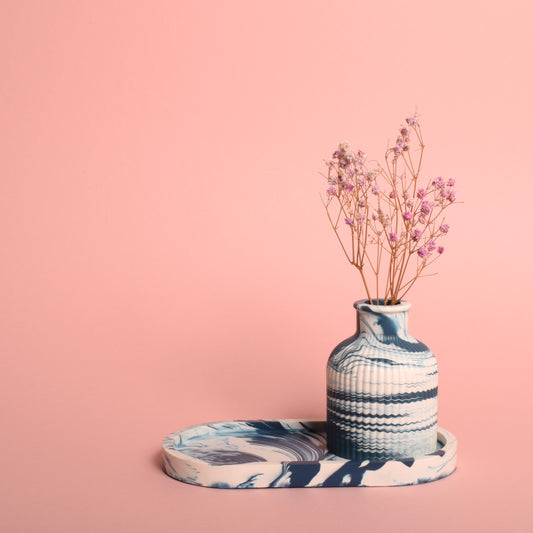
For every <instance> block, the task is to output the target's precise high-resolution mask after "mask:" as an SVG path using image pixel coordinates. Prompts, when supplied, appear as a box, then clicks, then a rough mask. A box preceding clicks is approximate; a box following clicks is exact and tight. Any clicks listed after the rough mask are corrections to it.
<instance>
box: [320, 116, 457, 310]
mask: <svg viewBox="0 0 533 533" xmlns="http://www.w3.org/2000/svg"><path fill="white" fill-rule="evenodd" d="M405 122H406V124H405V125H402V126H401V127H400V130H399V135H398V137H397V139H396V144H395V145H394V146H393V147H391V148H388V149H387V150H386V152H385V164H384V166H381V165H380V164H379V163H376V164H374V165H371V164H370V162H367V160H366V157H365V153H364V152H362V151H361V150H358V151H357V152H355V151H353V150H352V149H351V147H350V144H349V143H348V142H343V143H341V144H340V145H339V147H338V149H337V150H335V152H334V153H333V155H332V157H331V159H329V160H327V161H326V165H327V168H328V171H327V174H325V175H324V177H325V178H326V179H327V182H328V188H327V191H326V199H325V200H323V203H324V206H325V208H326V212H327V215H328V219H329V221H330V223H331V227H332V228H333V230H334V232H335V234H336V236H337V239H338V240H339V243H340V245H341V246H342V249H343V251H344V254H345V255H346V257H347V259H348V261H349V262H350V264H352V265H353V266H354V267H355V268H357V270H358V271H359V272H360V274H361V277H362V280H363V285H364V287H365V291H366V294H367V297H368V300H369V302H372V303H375V304H385V305H394V304H396V303H398V302H399V301H400V300H401V299H402V298H403V297H404V296H405V294H406V293H407V292H408V291H409V289H410V288H411V287H412V286H413V284H414V283H415V281H416V280H417V279H418V278H420V277H423V276H424V275H427V274H423V272H424V271H425V270H426V268H427V267H429V266H430V265H431V264H432V263H433V262H434V261H435V260H436V259H437V258H438V257H439V256H440V255H441V254H442V253H443V252H444V247H443V246H442V245H441V244H440V243H441V240H442V239H443V238H444V237H445V236H446V235H447V233H448V231H449V229H450V227H449V225H448V224H447V223H446V221H445V218H444V215H443V213H444V211H445V210H446V209H447V208H448V207H449V206H450V205H452V204H453V203H455V202H456V191H455V189H454V186H455V180H454V179H453V178H450V179H444V178H442V177H438V178H430V179H427V178H426V179H423V178H422V177H421V168H422V157H423V155H424V148H425V146H424V141H423V139H422V130H421V128H420V123H419V120H418V117H417V116H415V117H409V118H407V119H406V121H405ZM413 141H414V143H413ZM430 275H431V274H430ZM371 277H373V278H374V279H375V289H373V290H372V292H371V287H370V286H369V279H370V278H371ZM374 291H375V292H374ZM372 293H373V294H374V295H375V296H374V297H373V296H372Z"/></svg>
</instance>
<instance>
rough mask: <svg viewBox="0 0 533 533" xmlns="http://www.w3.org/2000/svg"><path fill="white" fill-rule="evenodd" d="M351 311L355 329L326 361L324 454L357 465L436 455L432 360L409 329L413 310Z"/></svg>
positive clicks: (361, 306)
mask: <svg viewBox="0 0 533 533" xmlns="http://www.w3.org/2000/svg"><path fill="white" fill-rule="evenodd" d="M354 307H355V308H356V310H357V318H358V327H357V331H356V333H355V335H353V336H352V337H350V338H348V339H346V340H345V341H343V342H341V343H340V344H339V345H338V346H337V347H336V348H335V349H334V350H333V352H332V354H331V356H330V358H329V360H328V366H327V405H328V409H327V446H328V450H329V451H330V452H331V453H333V454H335V455H337V456H339V457H343V458H346V459H351V460H358V461H362V460H366V459H368V460H380V461H387V460H396V459H401V458H404V457H419V456H423V455H425V454H429V453H432V452H434V451H435V449H436V447H437V387H438V368H437V361H436V359H435V356H434V355H433V353H432V352H431V351H430V350H429V348H428V347H427V346H426V345H425V344H423V343H421V342H420V341H417V340H416V339H414V338H413V337H411V336H410V335H409V333H408V331H407V314H408V311H409V309H410V307H411V304H410V303H408V302H404V301H402V302H400V303H399V304H397V305H370V304H369V303H368V301H363V300H361V301H358V302H356V303H355V304H354Z"/></svg>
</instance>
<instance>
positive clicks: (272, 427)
mask: <svg viewBox="0 0 533 533" xmlns="http://www.w3.org/2000/svg"><path fill="white" fill-rule="evenodd" d="M456 449H457V442H456V439H455V437H454V436H453V435H452V434H451V433H449V432H447V431H445V430H444V429H439V430H438V443H436V444H435V447H434V449H433V450H432V452H431V453H429V454H427V455H424V456H420V457H415V458H403V459H401V460H393V461H378V460H363V461H349V460H347V459H343V458H340V457H337V456H335V455H333V454H332V453H331V452H329V451H328V449H327V446H326V422H325V421H316V420H315V421H313V420H255V421H253V420H251V421H229V422H215V423H212V424H204V425H198V426H192V427H189V428H185V429H182V430H181V431H177V432H175V433H172V434H170V435H168V437H167V438H166V439H165V440H164V442H163V461H164V469H165V472H166V473H167V474H168V475H169V476H171V477H173V478H175V479H178V480H180V481H184V482H186V483H192V484H194V485H202V486H206V487H216V488H240V489H242V488H266V487H273V488H281V487H356V486H361V487H372V486H393V485H414V484H417V483H426V482H428V481H434V480H437V479H440V478H443V477H445V476H448V475H449V474H451V473H452V472H453V471H454V470H455V467H456Z"/></svg>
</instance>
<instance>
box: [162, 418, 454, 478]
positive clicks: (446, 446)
mask: <svg viewBox="0 0 533 533" xmlns="http://www.w3.org/2000/svg"><path fill="white" fill-rule="evenodd" d="M253 422H266V423H268V422H278V423H280V422H283V423H287V424H289V425H290V424H295V425H296V424H300V425H311V424H326V421H325V420H320V419H300V418H282V419H253V420H252V419H249V420H224V421H220V420H219V421H216V422H206V423H202V424H194V425H191V426H187V427H184V428H182V429H179V430H177V431H174V432H172V433H169V434H168V435H167V436H166V437H165V438H164V439H163V442H162V448H163V454H164V455H166V454H168V455H172V456H173V457H174V458H175V459H178V460H183V461H186V462H187V463H188V464H190V465H196V466H197V467H203V468H205V467H208V468H209V469H214V470H224V469H231V470H234V469H243V470H246V469H249V468H250V464H253V463H232V464H222V465H211V464H208V463H206V462H205V461H203V460H202V459H199V458H196V457H191V456H189V455H186V454H184V453H181V452H179V450H176V449H175V448H171V447H169V446H168V443H169V442H170V441H171V440H172V442H175V441H174V437H175V436H178V435H180V434H183V433H186V432H189V431H193V430H195V429H198V428H202V427H207V426H215V427H216V426H221V427H223V426H224V425H230V424H239V423H240V424H245V423H253ZM210 429H213V431H212V432H211V433H212V434H213V435H216V434H217V433H218V432H217V430H216V429H215V428H213V427H211V428H210ZM287 431H288V432H290V433H302V432H303V431H302V430H300V429H298V428H297V427H294V428H289V429H287ZM209 433H210V432H209V431H208V432H207V434H206V435H205V437H208V436H209ZM231 433H234V434H236V435H238V434H239V433H246V430H243V431H235V432H231V431H228V434H231ZM198 437H200V438H201V437H204V435H198ZM437 441H438V442H439V443H440V444H442V445H441V446H440V447H438V448H436V449H435V451H433V452H431V453H429V454H425V455H420V456H417V457H403V458H399V459H391V460H388V461H379V460H378V461H376V460H368V459H364V460H362V461H359V460H352V459H345V458H343V457H337V456H335V458H331V457H330V458H329V459H321V460H316V461H314V460H311V461H289V460H287V461H265V462H261V463H260V464H261V469H266V468H269V469H270V468H278V467H279V465H280V464H285V463H299V464H306V463H307V464H309V463H312V464H327V465H329V464H332V463H333V464H338V465H340V464H344V463H353V464H354V465H358V466H360V467H364V466H366V465H368V464H369V463H371V462H372V463H375V462H377V463H383V464H385V463H403V462H404V461H417V462H419V463H421V462H424V461H426V462H427V461H430V460H431V458H434V457H435V454H436V452H438V451H440V450H444V451H445V452H447V451H451V449H452V447H453V446H454V445H456V442H457V439H456V437H455V436H454V435H452V433H450V432H449V431H448V430H446V429H444V428H441V427H438V428H437ZM184 442H186V441H184ZM329 453H331V452H329ZM187 483H188V481H187ZM199 485H201V484H199Z"/></svg>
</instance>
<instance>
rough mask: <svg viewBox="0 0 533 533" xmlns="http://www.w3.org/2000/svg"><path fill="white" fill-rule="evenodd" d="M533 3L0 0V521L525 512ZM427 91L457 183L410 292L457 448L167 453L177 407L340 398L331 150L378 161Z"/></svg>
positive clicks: (313, 521)
mask: <svg viewBox="0 0 533 533" xmlns="http://www.w3.org/2000/svg"><path fill="white" fill-rule="evenodd" d="M532 21H533V10H532V7H531V3H530V2H527V1H526V0H524V1H516V0H510V1H508V2H505V4H503V5H502V4H501V3H500V2H495V1H490V0H489V1H488V2H487V1H484V2H481V1H472V2H464V1H461V2H459V1H449V2H446V3H444V2H443V3H440V2H439V3H437V2H426V1H420V0H413V1H409V2H406V1H402V0H397V1H385V2H384V1H380V2H370V1H367V2H362V1H351V2H350V1H336V0H330V1H327V2H326V1H320V2H319V1H309V0H308V1H305V2H304V1H290V2H286V1H284V2H281V1H272V0H270V1H268V2H266V1H264V2H263V1H249V2H246V1H240V2H238V1H223V2H216V1H211V2H206V1H200V2H184V1H182V2H170V1H169V2H162V1H157V2H148V1H134V2H130V1H128V2H126V1H123V2H118V1H97V2H88V1H81V2H68V1H62V2H61V1H48V2H40V1H5V0H4V1H2V2H1V5H0V50H1V53H0V69H1V70H0V72H1V78H0V94H1V98H0V128H1V131H2V141H1V143H0V181H1V190H0V217H1V228H2V230H1V235H2V237H1V241H0V242H1V248H2V260H1V262H0V274H1V285H2V286H1V295H2V296H1V299H0V313H1V338H0V349H1V362H0V364H1V374H0V376H1V380H2V386H1V388H0V409H1V411H2V426H1V427H2V437H1V439H0V452H1V453H0V461H1V462H2V467H1V475H0V488H1V500H2V507H3V510H2V515H3V518H2V520H1V521H2V522H3V527H2V529H3V530H5V531H9V532H33V531H38V532H56V533H57V532H63V531H65V532H67V531H68V532H72V531H77V532H86V531H87V532H93V531H106V532H107V531H114V532H116V531H125V532H126V531H127V532H129V533H133V532H147V531H224V532H226V531H227V532H229V531H232V532H249V531H263V530H264V531H273V530H278V531H293V530H295V529H301V530H307V531H325V530H326V529H328V530H329V529H331V530H332V531H335V530H337V531H353V530H355V529H359V528H361V527H365V531H376V532H381V531H389V530H391V529H393V528H394V530H395V531H399V532H402V531H411V532H422V531H424V532H425V531H429V530H431V531H439V532H440V531H448V530H451V529H453V530H454V531H463V530H464V531H498V532H500V531H506V532H507V531H513V532H514V531H516V532H523V531H526V530H528V528H529V527H531V526H530V524H531V519H530V518H529V517H528V514H527V511H528V507H527V506H529V503H528V502H529V495H528V494H529V493H530V488H531V476H532V475H533V469H532V467H531V461H530V460H529V458H528V456H529V453H530V452H529V442H530V441H531V437H532V436H533V431H532V425H531V422H530V420H531V407H532V401H531V386H530V382H531V371H532V366H533V365H532V363H531V343H530V342H529V341H528V340H527V337H528V335H529V330H530V327H531V326H530V319H531V318H530V317H531V315H530V312H529V311H530V305H531V304H530V302H531V298H532V296H533V290H532V281H531V262H530V259H531V256H532V252H531V235H530V233H531V216H530V214H531V197H532V195H533V186H532V183H533V180H532V175H531V169H530V159H531V158H530V154H531V142H532V136H531V123H532V121H531V119H532V118H533V112H532V103H531V94H532V93H533V83H532V78H531V70H532V69H531V67H532V65H531V63H532V61H531V58H532V53H533V49H532V48H533V47H532V40H531V33H532V32H533V22H532ZM415 108H416V109H417V110H418V111H419V112H420V113H421V114H422V120H423V126H424V132H425V139H426V141H427V145H428V151H427V160H426V167H425V168H426V171H427V175H435V176H436V175H443V176H446V177H454V178H455V179H456V180H457V182H458V189H459V191H460V198H461V200H463V201H464V204H462V205H459V206H457V207H456V208H455V210H454V211H453V212H451V213H450V223H451V224H452V231H451V232H450V235H449V237H448V242H447V251H446V254H445V255H444V256H443V257H442V258H441V260H440V263H439V264H438V268H437V270H438V272H439V276H438V277H433V278H428V279H426V280H421V281H420V282H419V284H418V286H417V287H416V288H415V290H413V291H412V293H411V294H410V297H409V299H410V300H411V301H412V302H413V309H412V311H411V313H410V329H411V332H412V334H413V335H415V336H416V337H418V338H420V339H421V340H423V341H424V342H426V344H428V345H429V346H431V347H432V349H433V350H434V351H435V353H436V354H437V357H438V360H439V364H440V373H441V377H440V403H439V423H440V425H441V426H443V427H445V428H447V429H449V430H450V431H452V432H453V433H454V434H455V435H456V436H457V437H458V439H459V468H458V470H457V472H456V473H455V474H454V475H453V476H451V477H449V478H447V479H445V480H442V481H439V482H437V483H433V484H429V485H422V486H416V487H405V488H397V489H313V490H311V489H307V490H306V489H302V490H288V489H280V490H256V491H220V490H219V491H217V490H214V489H205V488H199V487H193V486H190V485H185V484H182V483H179V482H177V481H174V480H172V479H170V478H169V477H167V476H165V475H164V474H163V473H162V471H161V469H160V466H159V463H160V456H159V447H160V442H161V440H162V439H163V437H164V436H165V435H166V434H168V433H170V432H172V431H175V430H177V429H179V428H181V427H184V426H187V425H191V424H196V423H202V422H207V421H214V420H225V419H236V418H238V419H246V418H283V417H284V418H323V417H325V364H326V360H327V357H328V355H329V352H330V351H331V349H332V348H333V346H334V345H335V344H336V343H337V342H338V341H340V340H341V339H343V338H345V337H346V336H348V335H350V334H351V333H352V332H353V330H354V325H355V311H354V310H353V309H352V307H351V306H352V303H353V301H355V300H356V299H359V298H361V297H362V288H361V285H360V282H359V280H358V278H357V276H356V274H357V273H356V272H355V271H352V270H351V268H350V267H349V265H348V264H347V263H346V264H345V260H344V258H343V256H342V252H341V250H340V248H338V245H337V243H336V241H335V238H334V235H333V234H332V232H331V230H330V229H329V227H328V223H327V220H326V218H325V214H324V212H323V208H322V205H321V203H320V197H319V193H321V192H322V190H323V181H322V178H321V177H320V175H319V171H321V170H322V164H323V163H322V161H323V159H324V158H326V157H327V156H328V155H329V153H330V152H331V150H332V149H333V148H334V147H335V145H336V143H338V142H339V141H341V140H344V139H349V140H351V141H352V143H353V144H354V145H356V146H358V147H361V148H364V149H365V150H366V151H367V153H369V154H370V155H372V156H373V157H376V158H377V157H381V154H382V152H383V150H384V148H385V146H386V143H387V141H389V140H392V139H394V138H395V135H396V129H397V127H398V125H399V124H400V122H401V121H402V120H403V118H404V117H405V116H407V115H409V114H412V113H413V111H414V110H415ZM257 519H259V522H257Z"/></svg>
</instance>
